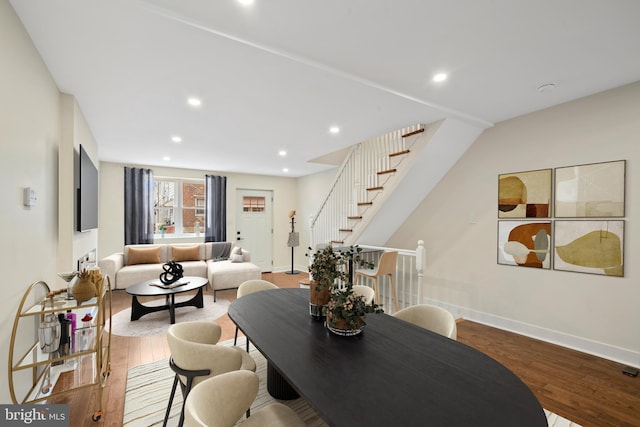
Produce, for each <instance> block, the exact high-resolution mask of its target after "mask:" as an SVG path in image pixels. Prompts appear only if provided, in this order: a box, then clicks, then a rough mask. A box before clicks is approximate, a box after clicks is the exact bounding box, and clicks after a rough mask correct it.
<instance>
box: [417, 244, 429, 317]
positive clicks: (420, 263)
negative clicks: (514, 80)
mask: <svg viewBox="0 0 640 427" xmlns="http://www.w3.org/2000/svg"><path fill="white" fill-rule="evenodd" d="M426 263H427V260H426V253H425V249H424V240H418V247H417V248H416V270H417V271H418V304H422V303H423V302H424V300H423V296H422V286H423V284H422V281H423V276H424V267H425V264H426Z"/></svg>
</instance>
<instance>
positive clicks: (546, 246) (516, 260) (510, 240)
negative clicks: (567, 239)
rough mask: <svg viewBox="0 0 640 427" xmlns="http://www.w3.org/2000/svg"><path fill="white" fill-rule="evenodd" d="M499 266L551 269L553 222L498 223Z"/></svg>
mask: <svg viewBox="0 0 640 427" xmlns="http://www.w3.org/2000/svg"><path fill="white" fill-rule="evenodd" d="M498 264H503V265H514V266H519V267H532V268H543V269H547V270H548V269H550V268H551V221H536V222H534V221H498Z"/></svg>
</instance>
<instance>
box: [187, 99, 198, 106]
mask: <svg viewBox="0 0 640 427" xmlns="http://www.w3.org/2000/svg"><path fill="white" fill-rule="evenodd" d="M187 103H189V105H191V106H192V107H199V106H201V105H202V101H201V100H200V99H198V98H189V99H187Z"/></svg>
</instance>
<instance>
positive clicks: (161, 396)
mask: <svg viewBox="0 0 640 427" xmlns="http://www.w3.org/2000/svg"><path fill="white" fill-rule="evenodd" d="M220 344H222V345H233V340H229V341H224V342H221V343H220ZM237 345H238V346H239V347H241V348H245V345H246V342H245V338H244V337H238V344H237ZM249 354H251V357H253V360H255V362H256V373H257V374H258V376H259V377H260V385H259V388H258V395H257V397H256V399H255V401H254V402H253V404H252V405H251V411H257V410H259V409H260V408H262V407H263V406H266V405H268V404H269V403H271V402H274V401H275V400H274V399H273V398H272V397H271V396H270V395H269V393H268V392H267V386H266V378H267V361H266V360H265V358H264V356H262V354H261V353H260V352H259V351H258V350H256V348H255V347H253V346H252V345H250V351H249ZM173 376H174V373H173V371H172V370H171V368H169V361H168V360H160V361H157V362H152V363H147V364H145V365H139V366H134V367H133V368H130V369H129V372H128V374H127V388H126V392H125V401H124V419H123V423H122V425H123V426H126V427H148V426H161V425H162V422H163V421H164V415H165V411H166V410H167V404H168V403H169V394H170V393H171V386H172V385H173ZM281 402H282V403H284V404H286V405H287V406H289V407H290V408H292V409H293V410H294V411H296V413H297V414H298V415H299V416H300V417H301V418H302V419H303V420H304V421H305V422H306V423H307V425H308V426H312V427H320V426H326V425H327V424H326V423H325V422H324V421H323V420H322V419H321V418H320V417H319V416H318V414H316V412H315V411H314V410H313V409H311V408H310V407H309V405H308V404H307V402H305V400H304V399H302V398H298V399H295V400H289V401H281ZM181 407H182V394H181V392H180V388H179V387H178V389H177V390H176V396H175V398H174V401H173V405H172V408H171V414H170V417H169V421H168V423H167V425H168V426H171V427H175V426H177V425H178V420H179V419H180V408H181ZM241 421H242V420H241Z"/></svg>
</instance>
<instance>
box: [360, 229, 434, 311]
mask: <svg viewBox="0 0 640 427" xmlns="http://www.w3.org/2000/svg"><path fill="white" fill-rule="evenodd" d="M359 247H361V248H363V249H375V250H377V251H376V252H366V253H365V252H363V253H362V254H361V257H362V258H363V259H364V260H365V261H369V262H373V263H374V265H378V261H379V260H380V256H381V255H382V253H383V252H384V251H387V252H388V251H397V252H398V261H397V263H396V270H395V274H394V279H395V282H396V294H397V298H398V309H399V310H402V309H403V308H405V307H409V306H412V305H416V304H421V303H422V302H423V297H422V296H423V286H424V283H423V280H424V277H423V275H424V266H425V249H424V241H422V240H419V241H418V246H417V248H416V249H415V250H408V249H397V248H388V247H382V246H368V245H359ZM360 280H361V282H360V283H359V284H361V285H368V286H371V280H370V279H366V278H363V279H360ZM378 301H379V303H380V304H382V307H383V309H384V311H385V313H387V314H392V313H393V295H392V293H391V283H390V281H389V278H388V277H384V278H378Z"/></svg>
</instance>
